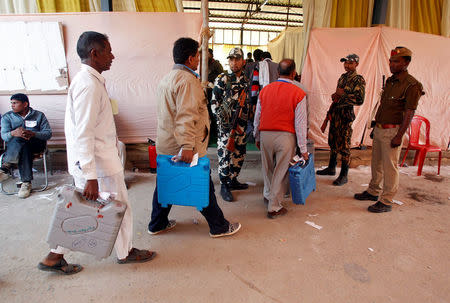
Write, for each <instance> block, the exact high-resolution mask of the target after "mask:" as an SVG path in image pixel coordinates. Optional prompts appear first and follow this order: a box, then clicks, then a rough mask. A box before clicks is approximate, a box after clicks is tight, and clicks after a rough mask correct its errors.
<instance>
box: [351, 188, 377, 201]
mask: <svg viewBox="0 0 450 303" xmlns="http://www.w3.org/2000/svg"><path fill="white" fill-rule="evenodd" d="M354 197H355V199H356V200H361V201H364V200H370V201H378V196H374V195H371V194H369V193H368V192H367V190H365V191H363V192H362V193H360V194H355V196H354Z"/></svg>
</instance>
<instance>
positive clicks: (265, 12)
mask: <svg viewBox="0 0 450 303" xmlns="http://www.w3.org/2000/svg"><path fill="white" fill-rule="evenodd" d="M184 9H185V10H187V9H191V10H200V8H199V7H185V8H184ZM209 11H220V12H237V13H245V12H246V11H247V10H245V9H235V8H209ZM258 13H261V14H275V15H288V13H285V12H269V11H259V12H258ZM289 16H300V17H303V14H300V13H291V12H290V13H289ZM236 18H242V17H236Z"/></svg>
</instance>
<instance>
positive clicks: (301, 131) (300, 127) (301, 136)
mask: <svg viewBox="0 0 450 303" xmlns="http://www.w3.org/2000/svg"><path fill="white" fill-rule="evenodd" d="M279 80H281V81H284V82H289V83H293V81H291V80H289V79H286V78H280V79H279ZM306 117H307V108H306V96H305V97H303V99H302V100H301V101H300V102H299V103H298V104H297V107H296V108H295V125H294V127H295V134H296V136H297V145H298V147H299V148H300V152H301V153H306V152H307V147H306V143H307V142H306V132H307V127H306V120H307V119H306ZM260 118H261V103H260V101H259V98H258V103H257V104H256V110H255V119H254V122H253V127H254V130H253V135H254V137H255V140H256V141H260V139H259V137H260V136H259V122H260Z"/></svg>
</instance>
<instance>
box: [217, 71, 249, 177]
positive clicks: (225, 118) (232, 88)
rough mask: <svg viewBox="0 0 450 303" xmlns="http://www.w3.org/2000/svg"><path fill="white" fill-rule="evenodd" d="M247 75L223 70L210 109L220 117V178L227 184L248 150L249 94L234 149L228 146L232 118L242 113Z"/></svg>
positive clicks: (218, 126) (218, 142) (218, 149)
mask: <svg viewBox="0 0 450 303" xmlns="http://www.w3.org/2000/svg"><path fill="white" fill-rule="evenodd" d="M248 85H249V84H248V79H247V77H246V76H245V75H244V73H241V76H240V77H236V75H235V74H234V73H232V74H228V73H222V74H220V75H219V76H218V77H217V79H216V81H215V84H214V89H213V96H212V99H211V109H212V112H213V114H214V115H215V116H216V119H217V128H218V137H217V154H218V157H219V178H220V182H221V183H222V184H228V183H229V182H231V180H232V179H236V178H237V176H238V175H239V172H240V171H241V167H242V164H243V163H244V156H245V153H246V144H247V136H246V133H245V131H246V128H247V120H248V114H249V107H248V104H249V102H248V95H247V100H246V102H245V105H244V108H243V112H242V115H241V117H240V118H239V119H238V121H237V125H238V129H239V131H237V132H236V137H235V150H234V152H230V151H229V150H227V149H226V145H227V143H228V139H229V137H230V132H231V130H232V128H233V125H232V124H233V119H234V117H235V116H236V115H237V114H238V113H239V101H238V100H239V95H240V94H241V92H242V91H246V92H247V90H248Z"/></svg>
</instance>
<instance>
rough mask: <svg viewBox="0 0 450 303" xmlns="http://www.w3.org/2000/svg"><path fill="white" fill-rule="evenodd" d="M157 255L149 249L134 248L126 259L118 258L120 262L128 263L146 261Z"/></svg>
mask: <svg viewBox="0 0 450 303" xmlns="http://www.w3.org/2000/svg"><path fill="white" fill-rule="evenodd" d="M155 256H156V252H154V251H149V250H140V249H137V248H132V249H131V250H130V252H129V253H128V256H127V257H126V258H125V259H117V263H119V264H127V263H144V262H147V261H150V260H152V259H153V258H154V257H155Z"/></svg>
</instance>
